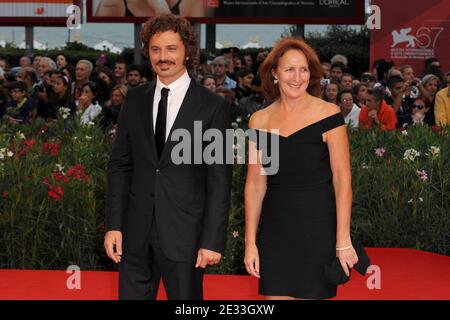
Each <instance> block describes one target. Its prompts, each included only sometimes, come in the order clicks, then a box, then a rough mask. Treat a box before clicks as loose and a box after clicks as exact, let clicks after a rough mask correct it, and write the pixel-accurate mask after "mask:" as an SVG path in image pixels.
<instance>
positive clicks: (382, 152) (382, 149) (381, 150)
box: [375, 148, 386, 158]
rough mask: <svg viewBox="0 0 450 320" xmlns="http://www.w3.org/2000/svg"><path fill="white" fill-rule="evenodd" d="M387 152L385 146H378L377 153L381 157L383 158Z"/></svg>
mask: <svg viewBox="0 0 450 320" xmlns="http://www.w3.org/2000/svg"><path fill="white" fill-rule="evenodd" d="M385 153H386V149H384V148H376V149H375V154H376V155H377V156H379V157H380V158H382V157H383V156H384V154H385Z"/></svg>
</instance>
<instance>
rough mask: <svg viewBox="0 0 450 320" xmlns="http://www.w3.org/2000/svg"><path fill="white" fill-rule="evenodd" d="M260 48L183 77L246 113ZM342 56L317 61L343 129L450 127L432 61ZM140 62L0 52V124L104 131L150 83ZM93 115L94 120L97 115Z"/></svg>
mask: <svg viewBox="0 0 450 320" xmlns="http://www.w3.org/2000/svg"><path fill="white" fill-rule="evenodd" d="M267 54H268V52H267V51H261V52H259V53H258V54H257V55H256V56H254V55H252V54H248V53H242V52H240V51H239V49H237V48H227V49H223V50H222V52H221V53H220V55H219V56H216V57H215V58H214V59H211V61H204V62H203V63H199V64H197V65H196V66H195V68H194V70H191V72H190V73H191V77H192V78H194V79H195V80H196V81H198V82H199V83H200V84H202V85H203V86H205V87H207V88H208V89H209V90H211V91H213V92H215V93H216V94H218V95H220V96H222V97H224V98H225V99H226V100H227V101H228V102H229V103H230V107H231V108H232V110H233V116H234V118H235V119H237V118H239V117H241V118H249V117H250V116H251V115H252V114H253V113H254V112H256V111H257V110H259V109H262V108H264V107H265V106H267V105H269V104H270V102H271V101H270V100H269V99H266V98H265V97H264V96H263V94H262V89H261V79H260V77H259V74H258V68H259V66H260V65H261V63H262V62H263V61H264V59H265V58H266V56H267ZM349 63H351V62H349V61H348V59H347V57H345V56H343V55H340V54H337V55H335V56H334V57H333V58H332V59H331V61H329V62H326V61H324V62H322V69H323V78H322V80H321V90H322V94H321V98H322V99H323V100H325V101H327V102H331V103H334V104H336V105H338V106H339V107H340V108H341V111H342V114H343V116H344V118H345V122H346V123H347V125H348V126H350V127H351V128H373V127H375V126H376V127H379V128H380V129H381V130H395V129H401V128H405V127H407V126H411V125H417V124H424V125H429V126H433V125H440V126H442V125H449V124H450V87H449V85H450V71H449V72H447V73H445V74H444V73H443V72H442V70H441V66H440V61H439V60H438V59H437V58H430V59H427V60H426V61H425V66H424V70H423V72H422V73H421V74H420V76H416V74H418V73H419V72H420V71H418V70H414V69H413V68H412V67H411V66H409V65H402V66H397V65H394V64H393V63H392V62H388V61H385V60H383V59H380V60H377V61H375V63H374V65H373V67H372V70H368V71H366V72H364V73H363V74H362V75H353V74H350V73H348V71H347V70H348V66H349ZM146 69H149V68H148V67H144V66H140V65H129V64H127V63H125V62H123V61H120V60H119V61H117V62H116V63H115V64H114V66H110V65H108V64H107V63H106V56H105V55H104V54H101V55H100V57H99V58H98V60H97V61H95V64H93V63H92V62H91V61H89V60H79V61H77V62H76V63H75V64H74V65H71V64H69V61H68V58H67V57H66V55H65V54H64V53H60V54H59V55H58V56H57V57H56V61H54V60H53V59H51V58H49V57H43V56H37V55H36V56H34V57H33V59H30V58H29V57H27V56H23V57H21V58H20V60H19V64H18V66H14V67H10V63H9V62H8V61H7V60H6V59H5V58H2V57H0V121H7V122H14V123H25V122H28V121H31V120H32V119H33V118H35V117H41V118H44V119H47V120H51V119H56V118H57V116H58V112H59V110H60V109H61V108H66V109H69V110H70V112H71V114H75V113H76V112H78V113H80V114H81V118H80V119H81V123H82V124H85V123H87V122H90V121H99V122H100V123H101V125H102V126H103V127H104V128H105V129H106V128H110V127H114V126H116V125H117V120H118V116H119V112H120V109H121V107H122V105H123V103H124V101H125V97H126V94H127V91H128V89H129V88H132V87H136V86H139V85H142V84H144V83H146V82H147V81H151V80H152V74H151V72H148V71H149V70H146ZM99 116H101V117H99Z"/></svg>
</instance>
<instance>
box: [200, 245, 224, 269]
mask: <svg viewBox="0 0 450 320" xmlns="http://www.w3.org/2000/svg"><path fill="white" fill-rule="evenodd" d="M221 257H222V255H221V254H220V253H218V252H215V251H211V250H208V249H199V250H198V255H197V262H196V264H195V267H196V268H198V267H201V268H206V266H208V265H211V266H212V265H215V264H218V263H219V262H220V259H221Z"/></svg>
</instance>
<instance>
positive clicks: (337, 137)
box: [327, 126, 352, 247]
mask: <svg viewBox="0 0 450 320" xmlns="http://www.w3.org/2000/svg"><path fill="white" fill-rule="evenodd" d="M327 143H328V150H329V153H330V164H331V170H332V172H333V186H334V192H335V195H336V214H337V229H336V247H346V246H348V245H350V244H351V239H350V219H351V209H352V181H351V172H350V152H349V143H348V137H347V130H346V128H345V126H340V127H337V128H335V129H332V130H330V131H328V132H327Z"/></svg>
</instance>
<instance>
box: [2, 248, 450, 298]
mask: <svg viewBox="0 0 450 320" xmlns="http://www.w3.org/2000/svg"><path fill="white" fill-rule="evenodd" d="M367 252H368V254H369V255H370V257H371V260H372V261H371V262H372V265H377V266H379V267H380V275H381V277H380V284H381V288H380V289H372V290H370V289H368V288H367V286H366V282H367V280H368V279H369V278H371V277H373V275H366V276H364V277H362V276H360V275H359V274H358V273H357V272H353V274H352V278H351V281H350V282H348V283H347V284H346V285H344V286H340V288H339V289H338V295H337V297H336V299H439V300H443V299H445V300H448V299H450V257H448V256H442V255H437V254H433V253H428V252H423V251H417V250H412V249H382V248H372V249H370V248H369V249H367ZM69 276H70V275H69V274H67V273H66V272H65V271H43V270H0V299H2V300H6V299H7V300H15V299H24V300H28V299H39V300H46V299H52V300H53V299H54V300H61V299H63V300H66V299H69V300H73V299H84V300H91V299H97V300H104V299H117V286H118V274H117V273H116V272H95V271H82V272H81V289H80V290H69V289H67V286H66V281H67V278H68V277H69ZM369 282H372V281H369ZM257 288H258V285H257V280H256V279H255V278H252V277H250V276H232V275H206V276H205V281H204V292H205V299H208V300H249V299H251V300H255V299H262V297H261V296H258V294H257ZM159 298H161V299H165V293H164V290H163V289H161V291H160V293H159Z"/></svg>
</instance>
